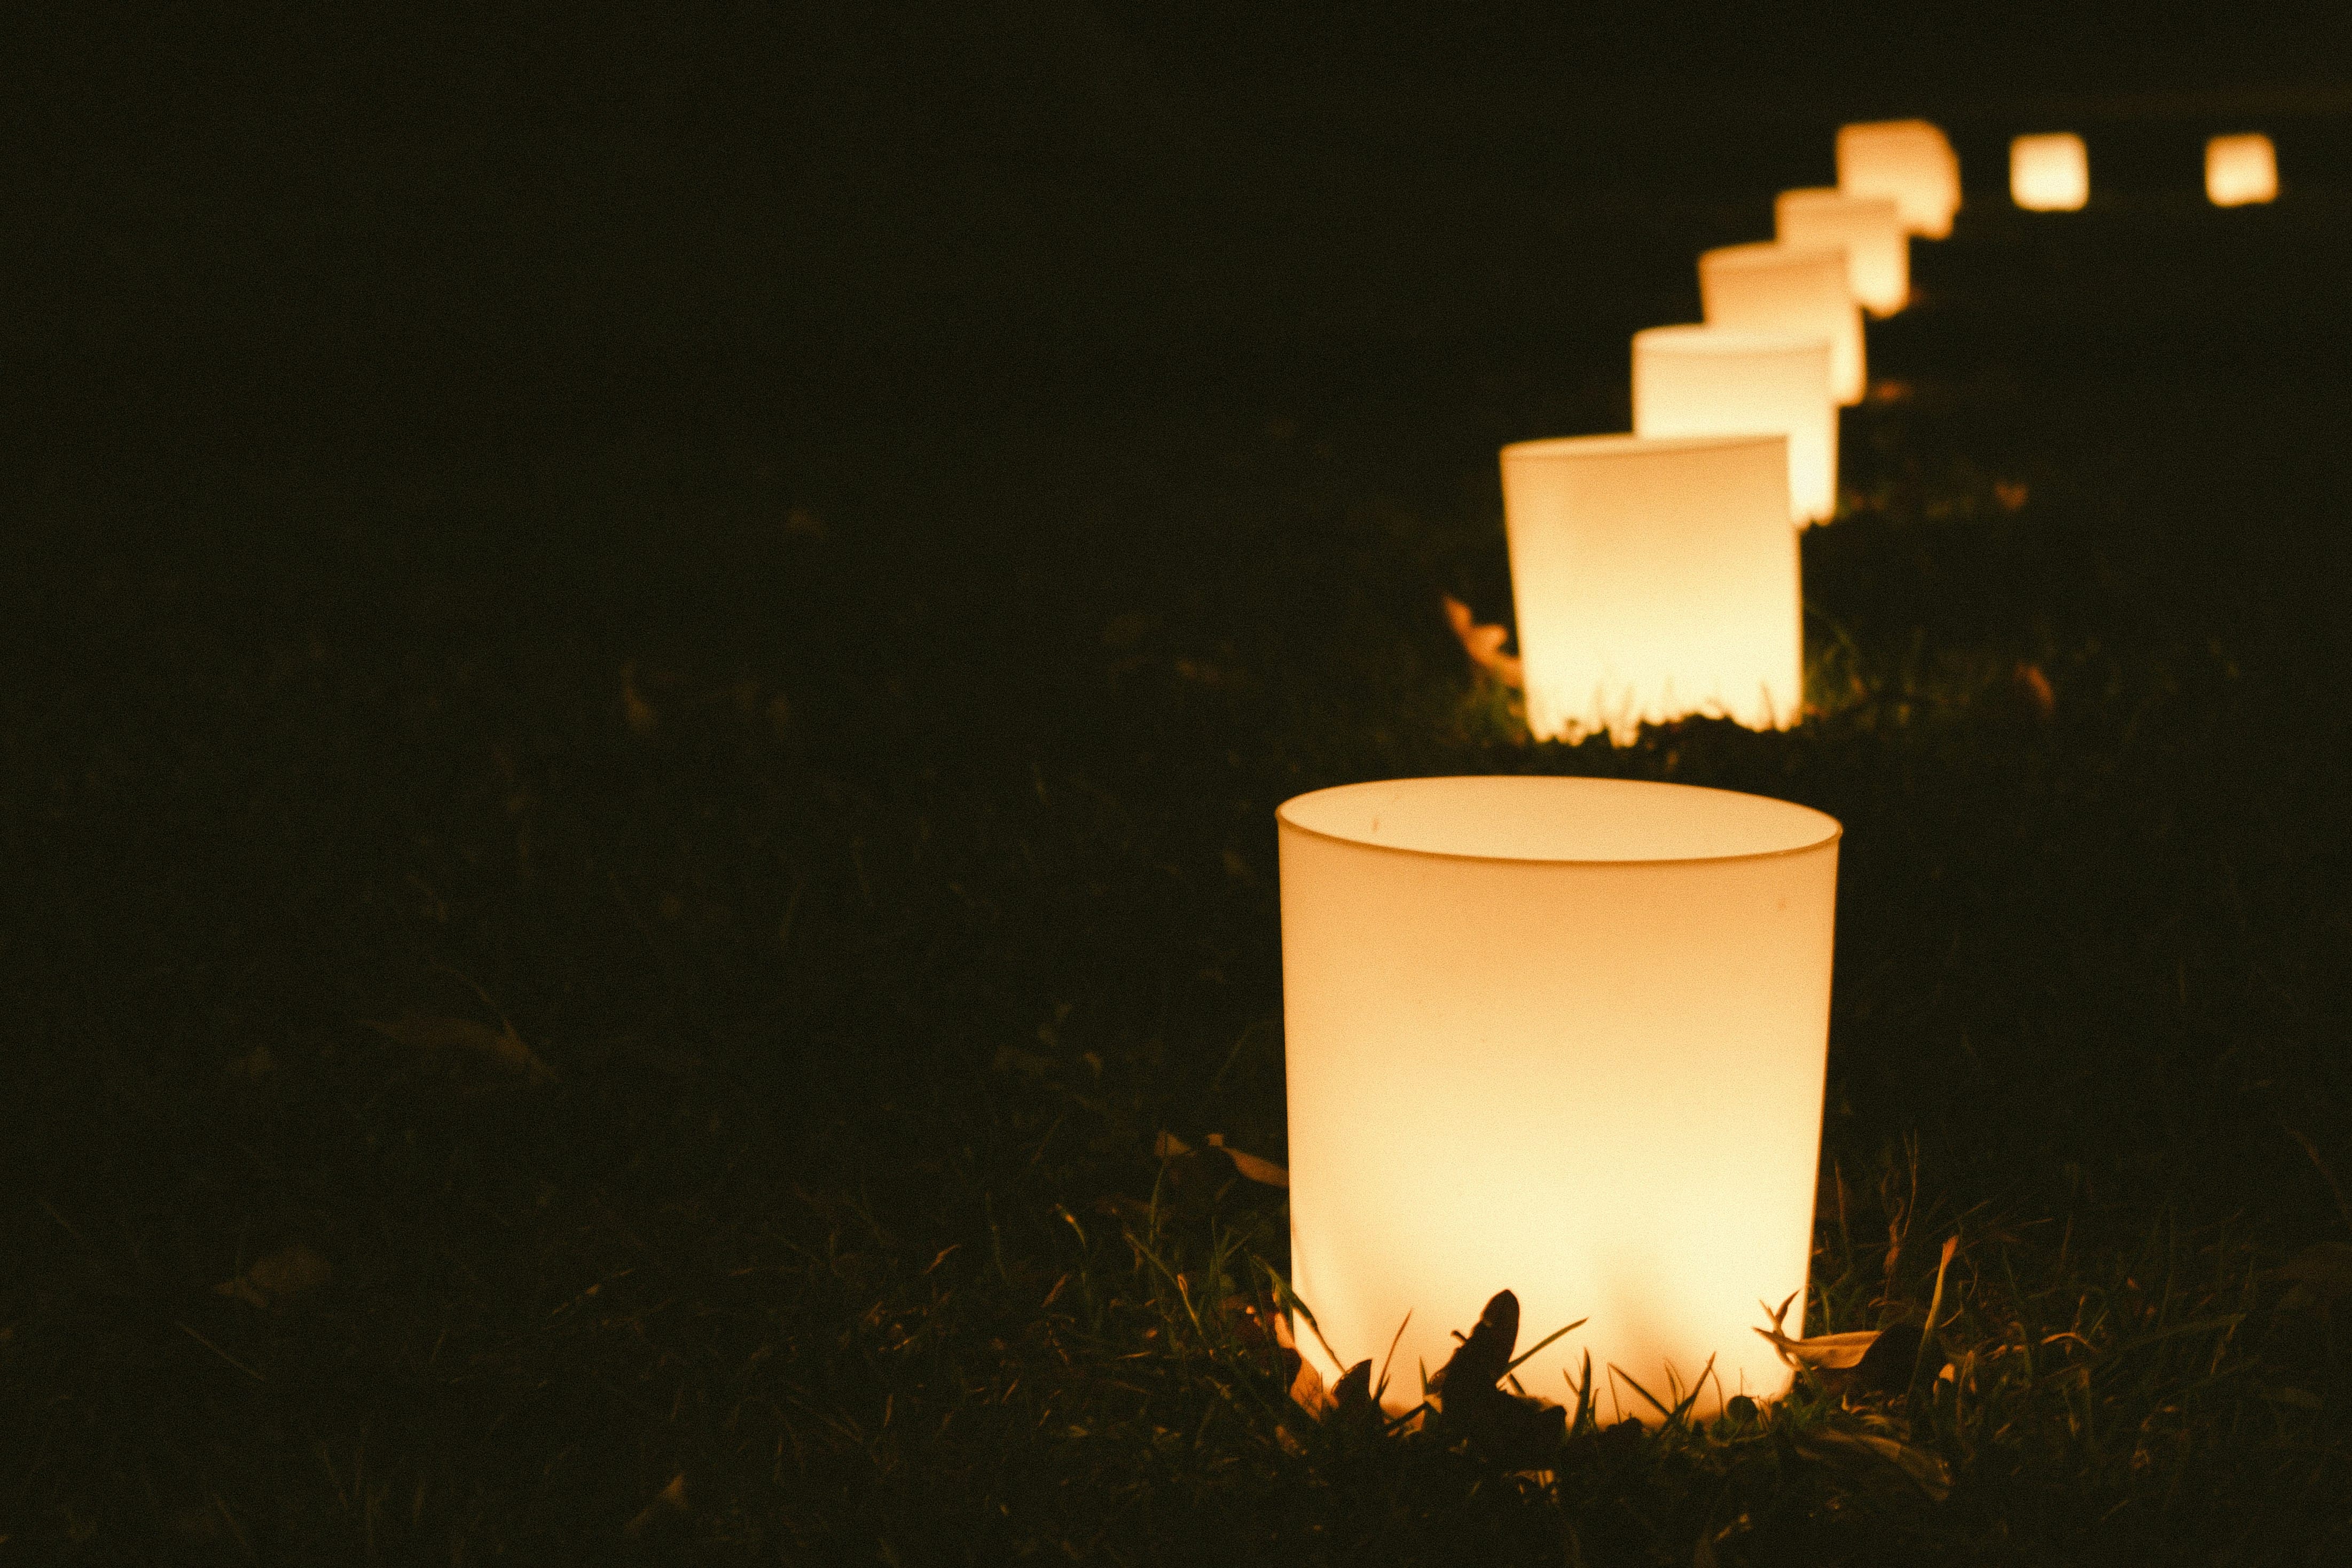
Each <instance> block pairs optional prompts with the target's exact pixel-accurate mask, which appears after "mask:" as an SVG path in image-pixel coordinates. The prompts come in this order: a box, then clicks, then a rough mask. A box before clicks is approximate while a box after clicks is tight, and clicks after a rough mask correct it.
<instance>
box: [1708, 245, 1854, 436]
mask: <svg viewBox="0 0 2352 1568" xmlns="http://www.w3.org/2000/svg"><path fill="white" fill-rule="evenodd" d="M1698 295H1699V302H1700V304H1701V306H1702V307H1703V308H1704V312H1705V314H1706V323H1707V325H1708V326H1711V327H1738V328H1740V329H1742V330H1744V331H1755V332H1785V333H1787V334H1789V335H1790V336H1792V337H1800V338H1827V339H1828V340H1829V341H1830V390H1831V392H1832V394H1834V395H1836V397H1837V400H1838V401H1839V402H1840V403H1859V402H1861V401H1862V394H1863V387H1864V382H1865V379H1866V367H1865V365H1864V358H1863V342H1862V307H1861V306H1860V305H1858V304H1856V303H1855V302H1854V298H1853V287H1852V285H1850V284H1849V283H1848V282H1847V280H1846V267H1845V252H1844V251H1843V250H1842V249H1840V248H1838V247H1834V246H1812V245H1806V246H1799V245H1780V244H1777V243H1771V242H1766V243H1763V244H1758V245H1727V246H1724V247H1721V248H1719V249H1716V250H1709V251H1706V252H1703V253H1701V255H1700V256H1699V258H1698Z"/></svg>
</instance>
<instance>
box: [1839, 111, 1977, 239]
mask: <svg viewBox="0 0 2352 1568" xmlns="http://www.w3.org/2000/svg"><path fill="white" fill-rule="evenodd" d="M1837 171H1838V180H1837V183H1838V189H1839V190H1842V191H1843V192H1845V193H1846V194H1847V195H1855V196H1892V197H1894V198H1895V205H1896V207H1897V208H1898V209H1899V210H1900V211H1901V213H1902V215H1903V226H1904V227H1905V228H1906V229H1908V230H1909V231H1910V232H1911V233H1913V234H1916V235H1919V236H1921V237H1925V238H1927V239H1942V238H1944V237H1947V236H1948V235H1949V234H1950V233H1951V232H1952V215H1953V214H1954V213H1956V212H1958V210H1959V206H1960V161H1959V159H1958V157H1957V156H1956V155H1955V154H1954V153H1953V152H1952V144H1951V142H1950V141H1949V140H1948V139H1947V138H1946V137H1945V135H1944V133H1943V132H1942V131H1941V130H1939V129H1938V128H1937V127H1936V126H1934V125H1931V124H1929V123H1928V122H1927V121H1925V120H1874V121H1864V122H1862V123H1860V124H1855V125H1843V126H1840V127H1839V128H1838V133H1837Z"/></svg>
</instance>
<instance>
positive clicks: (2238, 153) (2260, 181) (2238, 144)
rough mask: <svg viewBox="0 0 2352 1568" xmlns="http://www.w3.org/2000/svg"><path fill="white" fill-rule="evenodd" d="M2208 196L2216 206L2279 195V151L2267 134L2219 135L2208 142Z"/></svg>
mask: <svg viewBox="0 0 2352 1568" xmlns="http://www.w3.org/2000/svg"><path fill="white" fill-rule="evenodd" d="M2205 196H2206V199H2207V200H2209V201H2210V202H2211V203H2212V204H2213V205H2215V206H2217V207H2242V206H2246V205H2251V204H2253V203H2257V202H2267V201H2275V200H2276V199H2277V198H2278V153H2277V152H2276V151H2275V150H2274V149H2273V147H2272V146H2271V139H2270V138H2269V137H2267V136H2260V135H2249V136H2216V137H2214V138H2213V140H2211V141H2210V142H2206V143H2205Z"/></svg>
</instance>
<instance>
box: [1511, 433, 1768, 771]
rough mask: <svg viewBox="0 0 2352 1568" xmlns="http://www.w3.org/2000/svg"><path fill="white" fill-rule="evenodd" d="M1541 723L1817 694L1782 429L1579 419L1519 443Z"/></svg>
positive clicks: (1639, 718) (1718, 710)
mask: <svg viewBox="0 0 2352 1568" xmlns="http://www.w3.org/2000/svg"><path fill="white" fill-rule="evenodd" d="M1503 521H1504V530H1505V532H1506V533H1507V535H1508V539H1509V544H1510V553H1511V596H1512V601H1513V604H1514V605H1515V606H1516V608H1517V615H1518V635H1519V657H1520V662H1521V668H1522V670H1523V672H1524V676H1525V680H1526V689H1527V704H1528V728H1529V729H1530V730H1531V731H1534V732H1535V734H1536V735H1537V736H1538V737H1541V738H1549V737H1553V736H1560V735H1568V736H1576V735H1581V734H1585V733H1588V732H1591V731H1595V730H1600V729H1607V730H1609V731H1611V732H1612V734H1614V735H1616V736H1617V737H1618V738H1619V739H1621V740H1628V741H1630V740H1631V739H1632V738H1633V734H1634V731H1636V729H1637V728H1638V727H1639V726H1640V725H1641V724H1642V723H1643V721H1663V720H1667V719H1675V718H1680V717H1682V716H1683V715H1685V714H1690V713H1706V714H1719V715H1722V716H1724V717H1727V718H1730V719H1734V720H1737V721H1738V722H1740V723H1742V724H1746V725H1748V726H1749V727H1751V728H1755V729H1768V728H1771V727H1773V726H1776V725H1786V724H1789V723H1791V722H1793V721H1795V719H1796V716H1797V709H1798V706H1799V703H1800V701H1801V698H1802V693H1803V686H1802V673H1803V652H1802V637H1803V634H1802V627H1801V619H1800V615H1801V594H1800V590H1799V586H1798V577H1797V572H1798V568H1797V531H1796V530H1795V529H1793V528H1791V527H1790V526H1789V459H1788V444H1787V440H1786V438H1785V437H1780V436H1737V437H1689V438H1679V439H1664V438H1653V437H1638V436H1576V437H1566V438H1564V439H1560V440H1554V441H1522V442H1519V443H1518V444H1517V445H1515V446H1509V447H1504V448H1503Z"/></svg>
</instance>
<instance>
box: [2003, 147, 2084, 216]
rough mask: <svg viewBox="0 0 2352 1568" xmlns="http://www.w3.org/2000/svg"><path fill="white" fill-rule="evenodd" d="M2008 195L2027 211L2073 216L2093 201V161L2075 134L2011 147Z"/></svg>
mask: <svg viewBox="0 0 2352 1568" xmlns="http://www.w3.org/2000/svg"><path fill="white" fill-rule="evenodd" d="M2009 196H2010V200H2011V201H2013V202H2015V203H2016V204H2017V205H2019V206H2021V207H2023V208H2025V209H2026V211H2028V212H2037V213H2070V212H2075V211H2078V210H2080V209H2081V207H2082V205H2083V204H2084V202H2087V201H2089V200H2090V199H2091V159H2090V154H2089V153H2086V152H2085V151H2084V148H2083V139H2082V138H2081V137H2080V136H2077V135H2075V134H2074V133H2073V132H2057V133H2055V134H2053V135H2049V136H2021V137H2019V138H2018V139H2017V140H2016V141H2014V142H2011V143H2010V144H2009Z"/></svg>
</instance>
